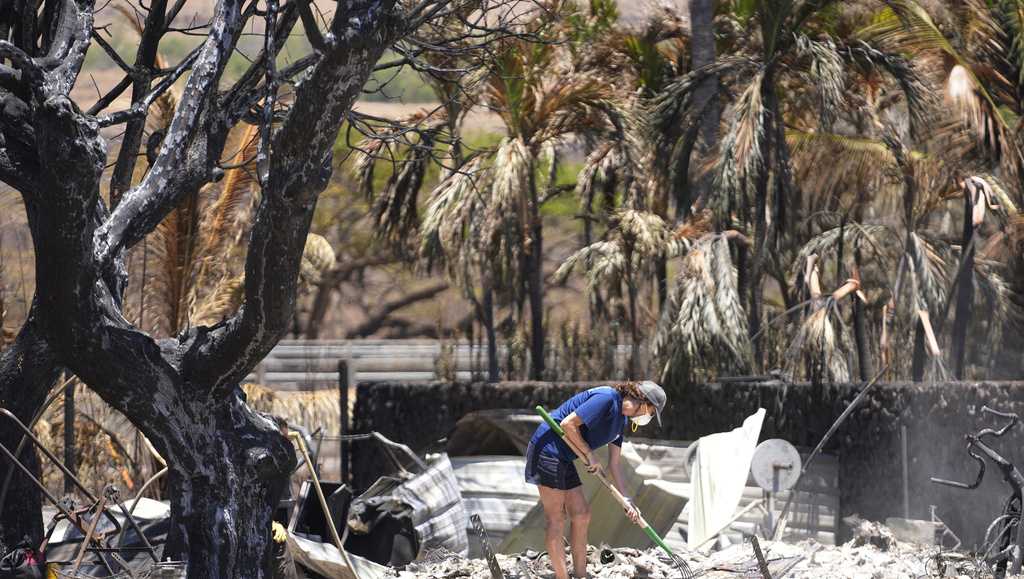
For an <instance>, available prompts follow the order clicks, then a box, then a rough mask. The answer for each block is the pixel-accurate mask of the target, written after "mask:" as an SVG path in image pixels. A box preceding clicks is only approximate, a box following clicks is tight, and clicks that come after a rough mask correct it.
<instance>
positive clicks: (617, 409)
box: [531, 386, 628, 462]
mask: <svg viewBox="0 0 1024 579" xmlns="http://www.w3.org/2000/svg"><path fill="white" fill-rule="evenodd" d="M573 412H575V413H576V416H579V417H580V420H582V421H583V426H581V427H580V434H582V435H583V440H585V441H587V445H588V446H590V448H591V449H597V448H601V447H602V446H604V445H606V444H608V443H609V442H610V443H612V444H614V445H616V446H622V433H623V431H624V430H625V427H626V420H628V418H627V417H625V416H623V415H622V395H621V394H619V393H618V392H616V391H615V389H614V388H611V387H609V386H600V387H598V388H591V389H589V390H584V391H583V392H580V393H579V394H577V395H575V396H573V397H572V398H570V399H568V400H566V401H565V402H563V403H562V405H561V406H559V407H558V408H557V409H555V411H554V412H552V413H551V418H554V419H555V422H561V421H562V420H564V419H565V417H566V416H569V415H570V414H572V413H573ZM531 442H532V443H533V445H534V447H535V448H537V449H538V451H539V452H542V453H544V454H546V455H548V456H557V457H558V458H559V459H560V460H562V461H564V462H572V461H574V460H576V453H574V452H573V451H572V449H571V448H569V445H568V444H566V443H565V441H563V440H562V439H561V438H559V437H558V435H557V434H555V433H554V432H553V431H552V430H551V427H549V426H548V423H547V422H542V423H541V425H540V426H539V427H538V428H537V431H536V432H534V433H533V438H532V439H531Z"/></svg>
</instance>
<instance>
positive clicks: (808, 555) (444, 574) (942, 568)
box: [393, 540, 991, 579]
mask: <svg viewBox="0 0 1024 579" xmlns="http://www.w3.org/2000/svg"><path fill="white" fill-rule="evenodd" d="M760 545H761V549H762V552H763V553H764V556H765V559H766V561H767V563H768V566H769V573H770V574H771V577H772V578H773V579H784V578H785V579H797V578H800V579H803V578H807V579H810V578H814V579H822V578H849V579H917V578H923V577H957V578H970V579H976V578H981V577H990V576H991V573H990V572H989V571H988V570H987V569H986V568H985V567H984V566H983V565H981V564H980V563H978V562H977V561H975V560H974V559H973V558H972V557H971V556H969V555H965V554H963V553H956V552H948V551H947V552H940V551H939V549H937V548H935V547H919V546H916V545H910V544H899V543H896V542H894V541H893V542H887V543H883V544H881V545H878V544H873V543H870V542H865V541H862V540H853V541H850V542H849V543H847V544H845V545H842V546H824V545H821V544H819V543H816V542H814V541H804V542H801V543H797V544H787V543H781V542H770V541H762V542H761V543H760ZM610 553H611V554H614V557H612V556H611V555H610ZM602 555H603V557H602ZM679 555H680V557H681V558H682V559H683V560H684V561H685V562H686V563H687V565H688V567H689V568H690V570H691V571H692V572H693V573H694V574H693V576H694V577H703V578H707V579H727V578H740V577H744V578H759V577H762V575H761V572H760V571H759V568H758V563H757V559H756V558H755V556H754V551H753V547H752V545H751V543H749V542H747V543H743V544H736V545H732V546H730V547H728V548H726V549H723V550H721V551H717V552H715V553H712V554H710V555H708V556H704V555H701V554H699V553H690V552H687V553H679ZM589 559H590V563H589V566H588V572H589V573H590V575H589V576H590V577H592V578H602V579H612V578H634V577H635V578H641V577H642V578H650V579H668V578H679V577H683V576H684V575H683V574H682V573H681V572H680V570H679V568H678V567H675V566H673V565H672V561H671V560H670V559H669V558H668V557H666V556H665V555H664V554H663V553H662V552H661V551H658V550H656V549H652V550H647V551H640V550H637V549H602V548H600V547H591V549H590V556H589ZM602 559H604V561H605V562H602ZM609 559H611V560H609ZM497 561H498V564H499V566H500V567H501V571H502V573H503V574H504V576H505V577H506V578H508V579H526V578H537V579H548V578H551V577H554V574H553V573H552V572H551V568H550V566H549V559H548V557H547V555H546V554H534V553H526V554H522V555H515V556H506V555H497ZM570 569H571V567H570ZM393 573H394V575H395V576H397V577H400V578H403V579H411V578H413V577H415V578H421V579H448V578H456V577H466V578H470V579H490V578H491V572H490V570H489V569H488V566H487V560H486V559H464V558H461V557H458V556H455V555H451V554H447V555H442V554H434V555H432V556H431V557H429V558H428V559H427V560H425V561H422V562H417V563H414V564H411V565H409V566H408V567H407V568H406V569H404V570H401V571H397V570H396V571H394V572H393Z"/></svg>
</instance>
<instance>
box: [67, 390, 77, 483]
mask: <svg viewBox="0 0 1024 579" xmlns="http://www.w3.org/2000/svg"><path fill="white" fill-rule="evenodd" d="M64 465H65V466H66V467H67V468H68V470H69V471H71V473H72V474H74V475H77V474H78V466H77V465H76V463H75V384H74V382H68V383H67V384H66V385H65V386H64ZM74 489H75V485H74V483H73V482H72V481H71V477H69V476H68V475H66V474H65V475H64V493H65V494H69V493H71V492H72V491H74Z"/></svg>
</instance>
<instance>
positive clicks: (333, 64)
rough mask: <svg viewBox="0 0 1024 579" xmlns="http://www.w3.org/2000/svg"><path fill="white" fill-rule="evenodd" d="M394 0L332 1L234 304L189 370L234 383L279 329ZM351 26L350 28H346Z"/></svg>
mask: <svg viewBox="0 0 1024 579" xmlns="http://www.w3.org/2000/svg"><path fill="white" fill-rule="evenodd" d="M392 8H393V2H392V0H374V1H371V2H359V3H355V5H350V6H349V7H348V8H347V9H345V8H343V7H342V6H339V7H338V11H337V12H336V13H335V17H334V21H333V22H332V25H331V29H332V32H333V33H334V34H335V36H336V38H338V39H339V40H338V43H337V44H336V45H335V46H334V47H332V49H331V50H330V51H329V52H328V53H326V54H325V55H324V56H323V58H322V59H321V60H320V61H319V62H318V64H317V65H316V67H315V68H314V69H313V70H312V71H311V73H310V74H309V76H308V77H307V78H306V79H305V80H304V81H302V82H301V83H300V84H299V85H298V87H297V89H296V96H295V101H294V103H293V105H292V107H291V109H290V110H289V111H288V114H287V117H286V118H285V120H284V122H283V124H282V126H281V128H280V129H278V131H277V132H276V134H275V135H274V137H273V139H272V150H273V152H274V153H273V156H272V158H271V159H270V164H269V173H268V179H267V186H266V188H265V189H264V192H263V193H264V194H263V197H262V199H261V202H260V206H259V209H258V212H257V215H256V223H255V225H254V226H253V230H252V234H251V238H250V242H249V252H248V256H247V259H246V266H245V301H244V304H243V305H242V307H241V309H240V311H239V312H238V313H237V314H236V315H235V316H234V317H233V318H231V319H230V320H229V321H228V322H227V323H225V324H224V326H222V327H221V328H218V329H217V330H216V331H214V332H211V333H210V335H209V337H208V341H207V343H206V344H203V345H202V346H201V347H199V348H197V349H196V350H195V353H196V355H195V356H194V358H193V362H194V363H193V364H190V367H192V368H193V371H194V372H197V373H201V374H202V375H204V376H212V377H214V378H213V385H214V387H215V388H217V389H228V388H233V387H234V386H235V385H236V384H237V383H238V382H239V381H240V380H242V379H243V378H244V377H245V376H246V375H247V374H248V373H249V372H250V371H251V370H252V368H254V367H255V366H256V364H257V363H259V361H260V360H261V359H263V358H264V357H265V356H266V355H267V353H269V352H270V349H271V348H273V346H274V344H276V343H277V342H278V340H280V339H281V337H282V336H284V335H285V334H286V333H287V331H288V329H289V325H290V322H291V318H292V312H293V311H294V309H295V296H296V291H297V277H298V270H299V264H300V260H301V257H302V250H303V248H304V247H305V242H306V232H308V231H309V224H310V221H311V220H312V217H313V210H314V209H315V207H316V198H317V195H319V193H320V192H321V191H322V190H323V189H324V187H326V185H327V182H328V179H329V178H330V174H331V170H332V168H331V153H332V150H333V146H334V141H335V139H336V138H337V134H338V131H339V130H340V128H341V124H342V122H344V120H345V118H346V116H347V114H348V112H349V111H350V110H351V107H352V103H353V102H355V99H356V98H357V97H358V95H359V94H360V92H361V90H362V87H363V84H364V83H365V82H366V79H367V78H368V77H369V75H370V71H371V69H372V67H373V65H374V64H375V63H376V62H377V60H378V59H379V58H380V56H381V55H382V54H383V52H384V50H386V48H387V47H388V46H389V45H390V44H391V42H392V41H393V37H392V35H393V34H394V33H395V29H396V28H397V27H396V26H395V24H394V22H393V20H392V18H393V15H392V13H391V10H392ZM347 26H350V28H346V27H347Z"/></svg>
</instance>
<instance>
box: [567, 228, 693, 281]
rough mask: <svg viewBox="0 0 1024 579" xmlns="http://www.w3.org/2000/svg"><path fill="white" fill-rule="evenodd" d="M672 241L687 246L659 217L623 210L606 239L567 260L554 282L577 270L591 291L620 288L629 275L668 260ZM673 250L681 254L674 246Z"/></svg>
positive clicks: (636, 273)
mask: <svg viewBox="0 0 1024 579" xmlns="http://www.w3.org/2000/svg"><path fill="white" fill-rule="evenodd" d="M673 242H674V243H676V244H679V245H687V246H688V243H687V242H686V241H685V240H678V239H674V238H673V237H672V235H671V231H670V230H669V228H668V225H667V224H666V223H665V221H664V220H663V219H662V218H661V217H659V216H658V215H656V214H654V213H649V212H644V211H635V210H632V209H622V210H619V211H617V212H616V213H615V214H614V215H613V217H612V227H611V229H610V230H609V231H608V236H607V239H605V240H602V241H598V242H596V243H593V244H591V245H589V246H587V247H584V248H582V249H580V250H578V251H576V252H575V253H573V254H572V255H570V256H569V257H568V258H566V260H565V261H564V262H562V265H560V266H559V268H558V270H557V271H556V272H555V280H557V281H558V282H559V283H561V282H564V281H565V279H566V278H568V276H569V274H570V273H571V272H572V271H573V270H574V269H576V270H579V271H581V272H582V273H583V275H584V276H585V277H586V280H587V288H588V289H589V290H590V291H596V290H600V289H603V288H608V287H613V286H618V285H620V284H621V283H622V282H623V281H624V279H625V276H626V275H627V274H629V273H630V272H632V275H638V274H639V272H641V271H643V269H644V268H646V267H649V266H650V265H651V264H652V263H653V262H654V261H655V260H657V259H663V258H665V257H666V252H667V251H668V250H669V249H670V243H673ZM671 249H672V251H673V252H679V251H680V250H679V249H678V248H676V247H675V246H672V247H671ZM682 251H683V252H685V250H682Z"/></svg>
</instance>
